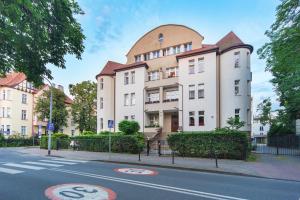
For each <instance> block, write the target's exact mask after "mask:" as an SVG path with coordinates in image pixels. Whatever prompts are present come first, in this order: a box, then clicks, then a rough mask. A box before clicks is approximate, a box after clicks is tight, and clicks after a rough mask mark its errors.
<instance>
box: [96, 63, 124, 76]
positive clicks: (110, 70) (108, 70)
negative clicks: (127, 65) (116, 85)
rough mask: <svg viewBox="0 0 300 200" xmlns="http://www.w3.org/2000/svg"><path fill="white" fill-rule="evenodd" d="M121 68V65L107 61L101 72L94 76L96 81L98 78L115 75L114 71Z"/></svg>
mask: <svg viewBox="0 0 300 200" xmlns="http://www.w3.org/2000/svg"><path fill="white" fill-rule="evenodd" d="M121 66H123V64H121V63H118V62H114V61H108V62H107V63H106V65H105V66H104V67H103V69H102V71H101V72H100V73H99V74H98V75H97V76H96V79H97V78H98V76H113V75H114V74H115V71H114V70H115V69H116V68H118V67H121Z"/></svg>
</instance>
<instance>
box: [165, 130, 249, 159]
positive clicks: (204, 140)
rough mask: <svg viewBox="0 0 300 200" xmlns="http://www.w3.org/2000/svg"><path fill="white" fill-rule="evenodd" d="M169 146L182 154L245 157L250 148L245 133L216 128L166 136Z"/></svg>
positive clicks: (230, 157) (190, 155)
mask: <svg viewBox="0 0 300 200" xmlns="http://www.w3.org/2000/svg"><path fill="white" fill-rule="evenodd" d="M168 144H169V146H170V148H171V149H172V150H173V151H175V152H177V153H178V154H179V155H182V156H189V157H213V156H214V153H215V152H216V154H217V157H218V158H227V159H246V158H247V155H248V153H249V151H250V149H251V145H250V143H249V140H248V137H247V133H245V132H241V131H237V130H229V129H218V130H216V131H207V132H184V133H175V134H171V135H169V136H168Z"/></svg>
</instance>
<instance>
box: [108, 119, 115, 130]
mask: <svg viewBox="0 0 300 200" xmlns="http://www.w3.org/2000/svg"><path fill="white" fill-rule="evenodd" d="M113 127H114V120H108V128H113Z"/></svg>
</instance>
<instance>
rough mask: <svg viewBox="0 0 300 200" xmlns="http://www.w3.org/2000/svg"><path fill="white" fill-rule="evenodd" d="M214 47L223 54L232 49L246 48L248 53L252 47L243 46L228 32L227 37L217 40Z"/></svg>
mask: <svg viewBox="0 0 300 200" xmlns="http://www.w3.org/2000/svg"><path fill="white" fill-rule="evenodd" d="M216 45H217V46H218V47H219V51H220V53H223V52H225V51H227V50H230V49H232V48H234V47H240V46H243V47H247V48H249V49H250V51H251V52H252V51H253V47H252V46H251V45H248V44H245V43H244V42H243V41H242V40H241V39H240V38H239V37H238V36H237V35H236V34H235V33H234V32H232V31H230V32H229V33H228V34H227V35H225V36H224V37H223V38H222V39H221V40H219V41H218V42H217V43H216Z"/></svg>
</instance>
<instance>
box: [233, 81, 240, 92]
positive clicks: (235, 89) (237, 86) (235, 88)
mask: <svg viewBox="0 0 300 200" xmlns="http://www.w3.org/2000/svg"><path fill="white" fill-rule="evenodd" d="M234 94H235V95H239V94H240V80H235V81H234Z"/></svg>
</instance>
